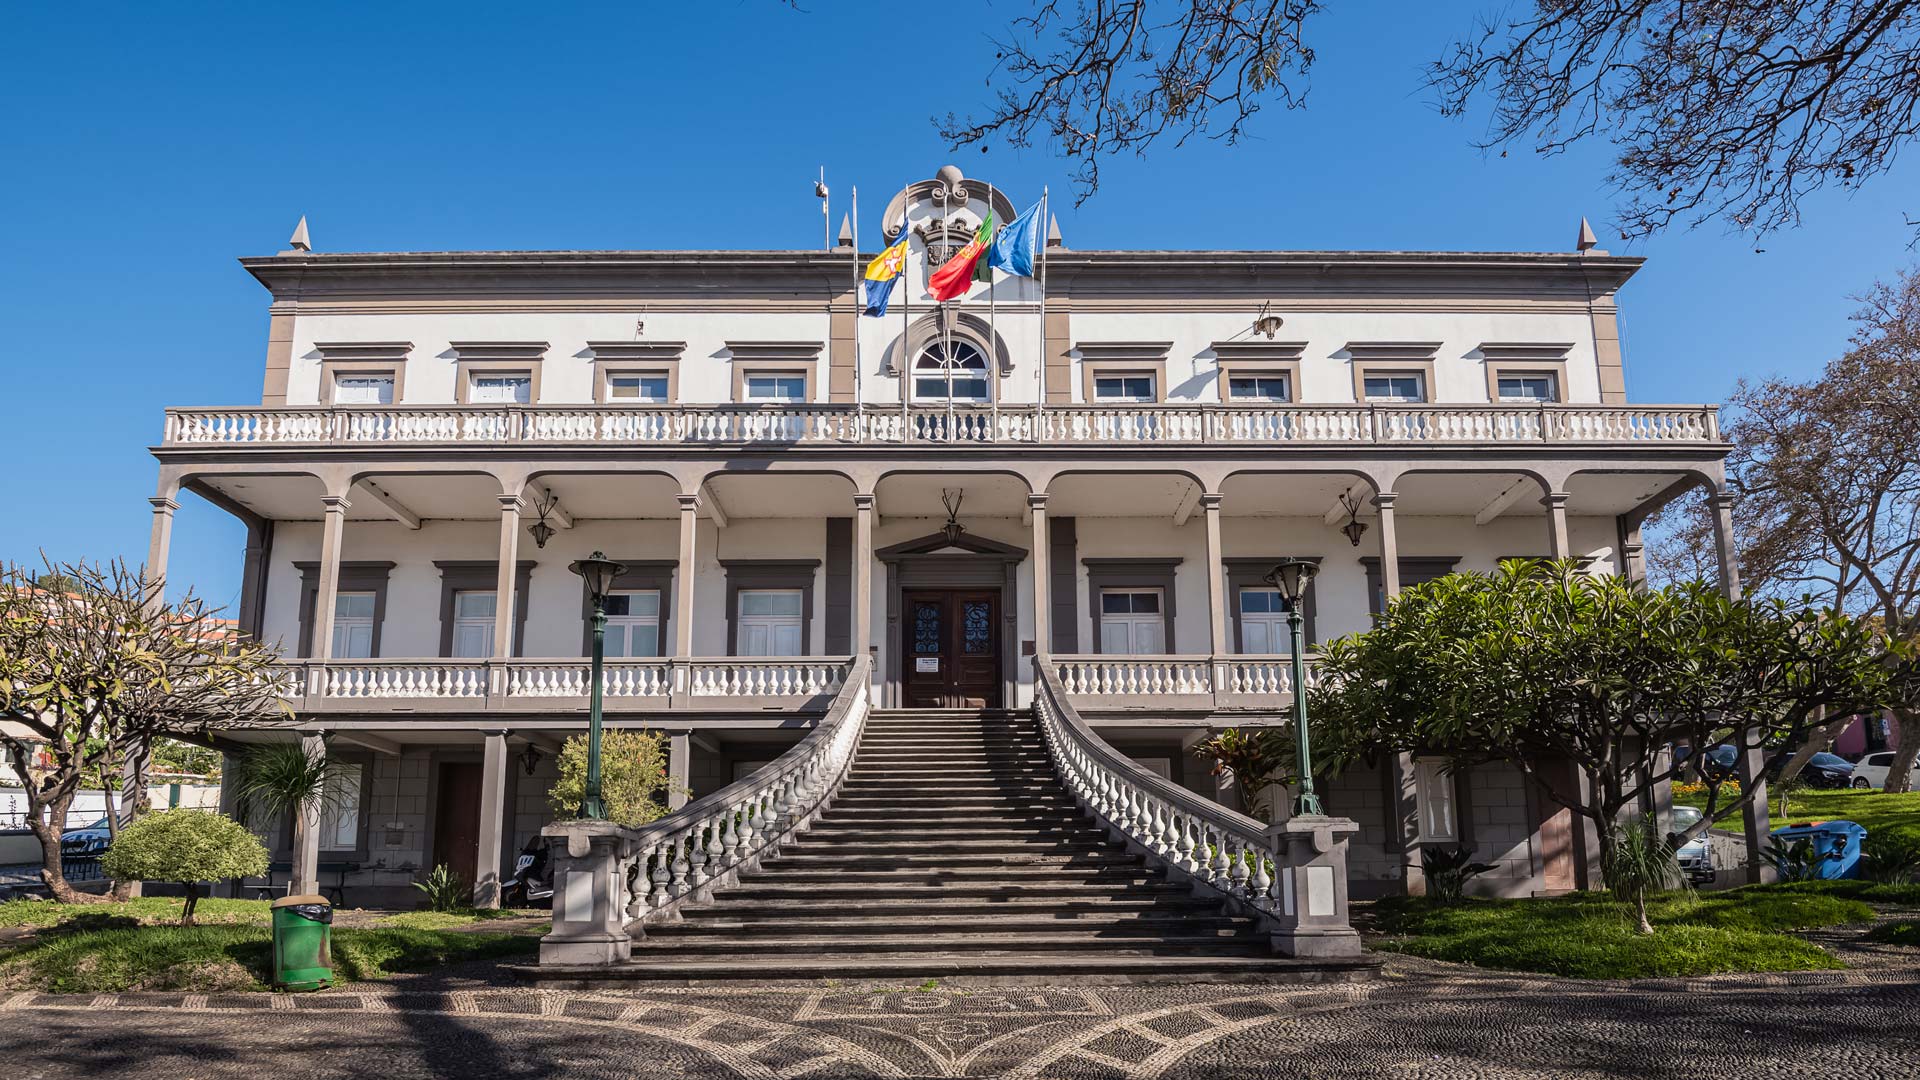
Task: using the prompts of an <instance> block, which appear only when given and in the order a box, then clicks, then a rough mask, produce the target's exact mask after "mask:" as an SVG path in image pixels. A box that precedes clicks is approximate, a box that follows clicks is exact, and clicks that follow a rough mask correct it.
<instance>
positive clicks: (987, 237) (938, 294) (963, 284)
mask: <svg viewBox="0 0 1920 1080" xmlns="http://www.w3.org/2000/svg"><path fill="white" fill-rule="evenodd" d="M992 239H993V211H991V210H989V211H987V219H986V220H985V221H982V222H981V223H980V229H979V231H978V232H976V233H974V234H973V239H972V240H970V241H968V242H967V246H966V247H963V248H961V249H960V250H959V251H956V252H954V254H953V258H951V259H948V260H947V261H946V264H945V265H943V266H942V267H940V269H938V270H935V271H934V272H933V276H932V277H930V278H928V279H927V291H928V292H929V293H932V294H933V298H934V299H935V300H939V301H942V302H944V301H947V300H952V299H954V298H955V297H958V296H965V295H966V294H967V289H968V288H970V287H972V285H973V271H974V268H975V267H976V266H977V265H978V264H979V262H980V256H982V255H984V254H986V251H987V243H988V242H989V241H991V240H992Z"/></svg>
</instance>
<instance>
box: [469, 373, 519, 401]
mask: <svg viewBox="0 0 1920 1080" xmlns="http://www.w3.org/2000/svg"><path fill="white" fill-rule="evenodd" d="M467 400H468V401H469V402H471V403H472V404H475V405H514V404H519V405H525V404H527V403H528V402H530V401H532V400H533V376H531V375H520V374H511V373H509V374H486V375H482V374H479V373H475V374H474V376H473V386H472V389H471V391H470V392H469V393H468V394H467Z"/></svg>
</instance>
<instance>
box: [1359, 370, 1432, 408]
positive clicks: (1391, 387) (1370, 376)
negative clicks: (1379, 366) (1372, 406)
mask: <svg viewBox="0 0 1920 1080" xmlns="http://www.w3.org/2000/svg"><path fill="white" fill-rule="evenodd" d="M1361 387H1362V389H1363V390H1364V391H1365V393H1366V398H1367V400H1368V401H1425V400H1427V377H1426V375H1425V374H1424V373H1422V372H1418V371H1373V372H1368V373H1367V374H1366V376H1365V377H1364V378H1363V379H1362V380H1361Z"/></svg>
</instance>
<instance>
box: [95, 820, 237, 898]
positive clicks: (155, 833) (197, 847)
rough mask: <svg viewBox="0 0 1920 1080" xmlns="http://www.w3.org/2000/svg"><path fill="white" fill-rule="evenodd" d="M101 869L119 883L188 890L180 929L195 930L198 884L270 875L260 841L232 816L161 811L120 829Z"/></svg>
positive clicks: (103, 860)
mask: <svg viewBox="0 0 1920 1080" xmlns="http://www.w3.org/2000/svg"><path fill="white" fill-rule="evenodd" d="M100 869H101V871H102V872H103V873H105V874H107V875H108V876H109V877H113V878H118V879H120V880H121V881H169V882H176V883H178V884H180V885H183V886H185V887H186V890H187V907H186V911H185V912H183V913H182V915H181V918H180V925H182V926H192V925H193V907H194V904H195V903H197V902H198V901H199V899H200V883H201V882H203V881H219V880H221V879H223V878H237V877H251V876H253V875H255V874H264V873H266V871H267V849H266V847H265V845H263V844H261V843H260V838H259V837H257V836H255V835H253V833H251V832H249V831H247V828H246V826H244V825H241V824H240V823H239V822H237V821H235V820H233V819H232V818H230V817H226V816H224V815H221V814H216V813H213V812H211V811H208V810H163V811H160V812H159V813H153V814H148V815H146V816H145V817H142V818H141V819H140V820H138V821H136V822H134V823H133V824H131V825H129V826H127V827H126V828H124V829H122V830H120V836H119V838H118V839H116V840H114V842H113V846H112V847H110V848H108V849H107V853H106V855H104V856H103V857H102V858H101V859H100Z"/></svg>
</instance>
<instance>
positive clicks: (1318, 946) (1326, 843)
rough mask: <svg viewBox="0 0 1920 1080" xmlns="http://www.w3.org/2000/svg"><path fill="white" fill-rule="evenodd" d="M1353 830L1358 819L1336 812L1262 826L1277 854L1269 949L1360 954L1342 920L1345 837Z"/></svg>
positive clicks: (1311, 953)
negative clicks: (1276, 897) (1276, 886)
mask: <svg viewBox="0 0 1920 1080" xmlns="http://www.w3.org/2000/svg"><path fill="white" fill-rule="evenodd" d="M1359 831H1360V825H1359V823H1357V822H1355V821H1352V820H1350V819H1348V818H1336V817H1296V818H1292V819H1290V820H1288V821H1286V822H1285V823H1283V824H1280V825H1275V826H1274V827H1273V828H1272V829H1271V830H1269V831H1268V833H1267V835H1268V836H1269V837H1271V838H1272V840H1273V846H1274V850H1275V851H1276V852H1277V853H1278V854H1279V856H1280V866H1279V868H1278V872H1279V877H1280V881H1279V889H1280V903H1279V905H1278V906H1277V908H1276V909H1275V910H1274V912H1273V915H1274V919H1275V921H1277V922H1278V923H1279V924H1280V928H1279V929H1277V930H1275V931H1274V932H1273V949H1274V951H1275V952H1277V953H1281V954H1282V955H1285V956H1294V957H1301V958H1318V957H1335V956H1359V955H1360V934H1359V933H1358V932H1357V931H1355V930H1354V928H1353V924H1352V923H1350V922H1349V921H1348V919H1347V838H1348V837H1350V836H1352V835H1353V834H1355V833H1357V832H1359Z"/></svg>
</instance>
